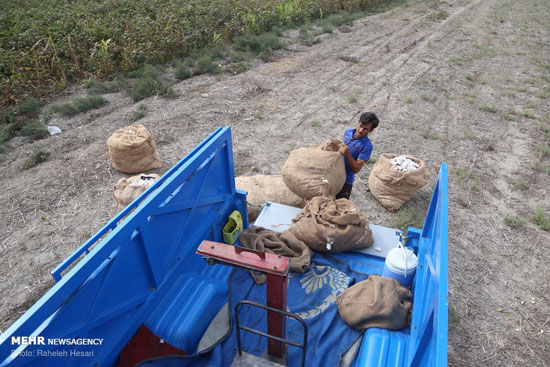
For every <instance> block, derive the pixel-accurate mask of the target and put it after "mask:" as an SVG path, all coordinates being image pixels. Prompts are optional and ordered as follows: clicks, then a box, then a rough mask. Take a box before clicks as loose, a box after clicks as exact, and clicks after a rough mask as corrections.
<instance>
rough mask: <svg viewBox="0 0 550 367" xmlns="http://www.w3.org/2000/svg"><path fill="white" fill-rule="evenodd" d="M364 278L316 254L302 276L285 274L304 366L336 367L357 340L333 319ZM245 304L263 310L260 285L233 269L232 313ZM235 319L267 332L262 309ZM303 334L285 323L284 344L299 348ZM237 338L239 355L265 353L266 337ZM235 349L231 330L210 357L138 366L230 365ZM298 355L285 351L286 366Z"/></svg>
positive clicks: (297, 360) (245, 308) (263, 293)
mask: <svg viewBox="0 0 550 367" xmlns="http://www.w3.org/2000/svg"><path fill="white" fill-rule="evenodd" d="M366 278H367V275H366V274H361V273H358V272H354V271H352V270H350V269H349V267H348V266H347V265H346V264H344V263H342V262H338V261H337V260H335V259H334V258H332V257H327V256H324V255H321V254H315V256H314V258H313V260H312V263H311V265H310V267H309V268H308V269H307V270H306V271H305V272H304V273H303V274H295V273H291V274H290V276H289V285H288V306H287V311H289V312H291V313H294V314H297V315H298V316H300V317H301V318H302V319H304V321H305V322H306V324H307V325H308V329H309V332H308V342H307V351H306V365H307V366H337V365H338V361H339V359H340V355H341V354H342V353H344V352H345V351H346V350H347V349H348V348H349V346H350V345H351V344H352V343H353V342H354V341H355V340H356V339H357V338H358V337H360V333H359V332H358V331H356V330H354V329H353V328H351V327H349V326H348V325H347V324H345V323H344V322H343V321H342V319H341V318H340V316H339V315H338V308H337V307H336V297H337V296H338V295H339V294H340V293H342V292H343V291H344V290H346V289H347V288H348V287H349V286H351V285H353V284H355V283H356V282H359V281H361V280H364V279H366ZM244 299H246V300H250V301H253V302H257V303H260V304H264V305H265V304H266V289H265V284H263V285H256V284H255V283H254V281H253V279H252V276H251V275H250V274H249V273H248V272H247V271H244V270H242V269H237V270H236V272H235V274H234V275H233V277H232V279H231V303H232V307H231V309H232V310H233V309H234V305H235V304H236V303H237V302H239V301H241V300H244ZM239 320H240V324H241V325H243V326H247V327H250V328H253V329H256V330H259V331H263V332H267V321H266V320H267V317H266V311H265V310H263V309H260V308H257V307H252V306H248V305H244V306H242V307H241V308H240V311H239ZM303 332H304V330H303V327H302V325H301V324H300V323H299V322H298V321H296V320H294V319H292V318H289V319H287V330H286V338H287V339H290V340H292V341H295V342H297V343H301V342H302V340H303ZM241 338H242V346H243V351H244V352H246V353H249V354H254V355H257V356H261V355H263V354H264V353H265V351H266V349H267V339H266V338H265V337H262V336H259V335H257V334H254V333H250V332H247V331H241ZM236 349H237V339H236V333H235V326H234V325H233V329H232V333H231V335H230V336H229V337H228V338H227V339H226V340H225V341H224V342H222V343H221V344H220V345H219V346H218V347H217V348H215V349H214V350H213V351H211V352H208V353H206V354H204V355H200V356H196V357H192V358H189V357H187V358H184V357H169V358H160V359H159V358H157V359H155V360H154V361H150V362H145V363H142V364H140V366H186V365H188V366H229V365H230V364H231V361H232V360H233V358H234V356H235V353H236ZM301 353H302V349H300V348H298V347H294V346H289V347H288V354H287V366H291V367H292V366H299V365H300V363H301V357H302V354H301Z"/></svg>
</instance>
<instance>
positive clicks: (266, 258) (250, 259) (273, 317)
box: [197, 241, 290, 358]
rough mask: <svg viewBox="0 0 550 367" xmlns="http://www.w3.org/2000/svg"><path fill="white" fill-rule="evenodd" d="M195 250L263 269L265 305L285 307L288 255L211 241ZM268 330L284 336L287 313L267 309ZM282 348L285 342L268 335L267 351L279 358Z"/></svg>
mask: <svg viewBox="0 0 550 367" xmlns="http://www.w3.org/2000/svg"><path fill="white" fill-rule="evenodd" d="M197 254H199V255H202V256H205V257H207V258H211V259H214V260H216V261H217V262H219V263H223V264H227V265H232V266H238V267H242V268H246V269H249V270H255V271H260V272H263V273H266V292H267V306H269V307H272V308H276V309H278V310H282V311H286V301H287V288H288V269H289V264H290V262H289V260H288V258H286V257H284V256H281V255H275V254H271V253H268V252H263V251H256V250H251V249H247V248H243V247H237V246H233V245H228V244H225V243H219V242H213V241H202V242H201V244H200V245H199V248H198V249H197ZM267 333H268V334H269V335H273V336H277V337H279V338H285V337H286V317H285V316H284V315H282V314H280V313H277V312H273V311H267ZM284 352H285V345H284V344H283V343H282V342H280V341H278V340H272V339H268V342H267V353H268V354H271V355H274V356H276V357H279V358H281V357H283V356H284Z"/></svg>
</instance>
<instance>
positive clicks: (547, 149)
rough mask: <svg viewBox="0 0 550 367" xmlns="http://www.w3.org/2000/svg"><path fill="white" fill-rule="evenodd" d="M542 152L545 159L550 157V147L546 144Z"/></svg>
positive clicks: (541, 149) (541, 148)
mask: <svg viewBox="0 0 550 367" xmlns="http://www.w3.org/2000/svg"><path fill="white" fill-rule="evenodd" d="M539 150H540V152H541V153H542V156H543V157H546V156H550V145H549V144H546V145H543V146H541V147H540V148H539Z"/></svg>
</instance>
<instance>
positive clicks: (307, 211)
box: [289, 196, 374, 253]
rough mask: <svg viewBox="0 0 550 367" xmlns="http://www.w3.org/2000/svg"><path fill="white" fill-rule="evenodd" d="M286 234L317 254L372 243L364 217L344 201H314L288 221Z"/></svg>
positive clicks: (320, 198) (353, 206)
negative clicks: (290, 223) (288, 227)
mask: <svg viewBox="0 0 550 367" xmlns="http://www.w3.org/2000/svg"><path fill="white" fill-rule="evenodd" d="M289 230H290V231H291V232H292V233H293V234H294V235H295V236H296V238H298V239H299V240H301V241H303V242H304V243H305V244H306V245H308V246H309V247H310V248H311V249H312V250H314V251H320V252H332V253H337V252H344V251H349V250H356V249H360V248H366V247H369V246H371V245H372V244H373V242H374V240H373V237H372V231H371V230H370V228H369V226H368V221H367V217H366V216H365V214H363V213H362V212H361V211H360V210H359V209H358V208H357V207H356V206H355V204H353V203H352V202H351V201H349V200H348V199H345V198H342V199H335V198H334V197H326V196H318V197H314V198H313V199H311V200H310V201H309V202H308V203H307V204H306V206H305V207H304V208H303V209H302V211H301V212H299V213H298V215H297V216H296V218H294V219H293V220H292V225H291V226H290V229H289Z"/></svg>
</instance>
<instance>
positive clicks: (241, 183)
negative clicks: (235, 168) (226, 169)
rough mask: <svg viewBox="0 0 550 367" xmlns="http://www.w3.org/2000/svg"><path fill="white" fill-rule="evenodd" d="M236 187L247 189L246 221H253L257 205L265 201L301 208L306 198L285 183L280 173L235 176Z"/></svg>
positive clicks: (257, 208) (258, 209) (255, 216)
mask: <svg viewBox="0 0 550 367" xmlns="http://www.w3.org/2000/svg"><path fill="white" fill-rule="evenodd" d="M235 186H236V187H237V189H240V190H244V191H248V195H247V197H246V201H247V202H248V203H249V204H252V205H248V221H249V222H250V223H252V222H254V221H255V220H256V218H257V217H258V215H259V214H260V210H261V208H260V207H259V206H258V205H263V204H265V202H266V201H271V202H274V203H279V204H284V205H289V206H293V207H296V208H303V207H304V206H305V205H306V200H304V199H302V198H300V197H298V196H297V195H296V194H295V193H293V192H292V191H290V189H289V188H288V187H287V186H286V185H285V183H284V181H283V177H282V176H280V175H273V176H266V175H257V176H239V177H235Z"/></svg>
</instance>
